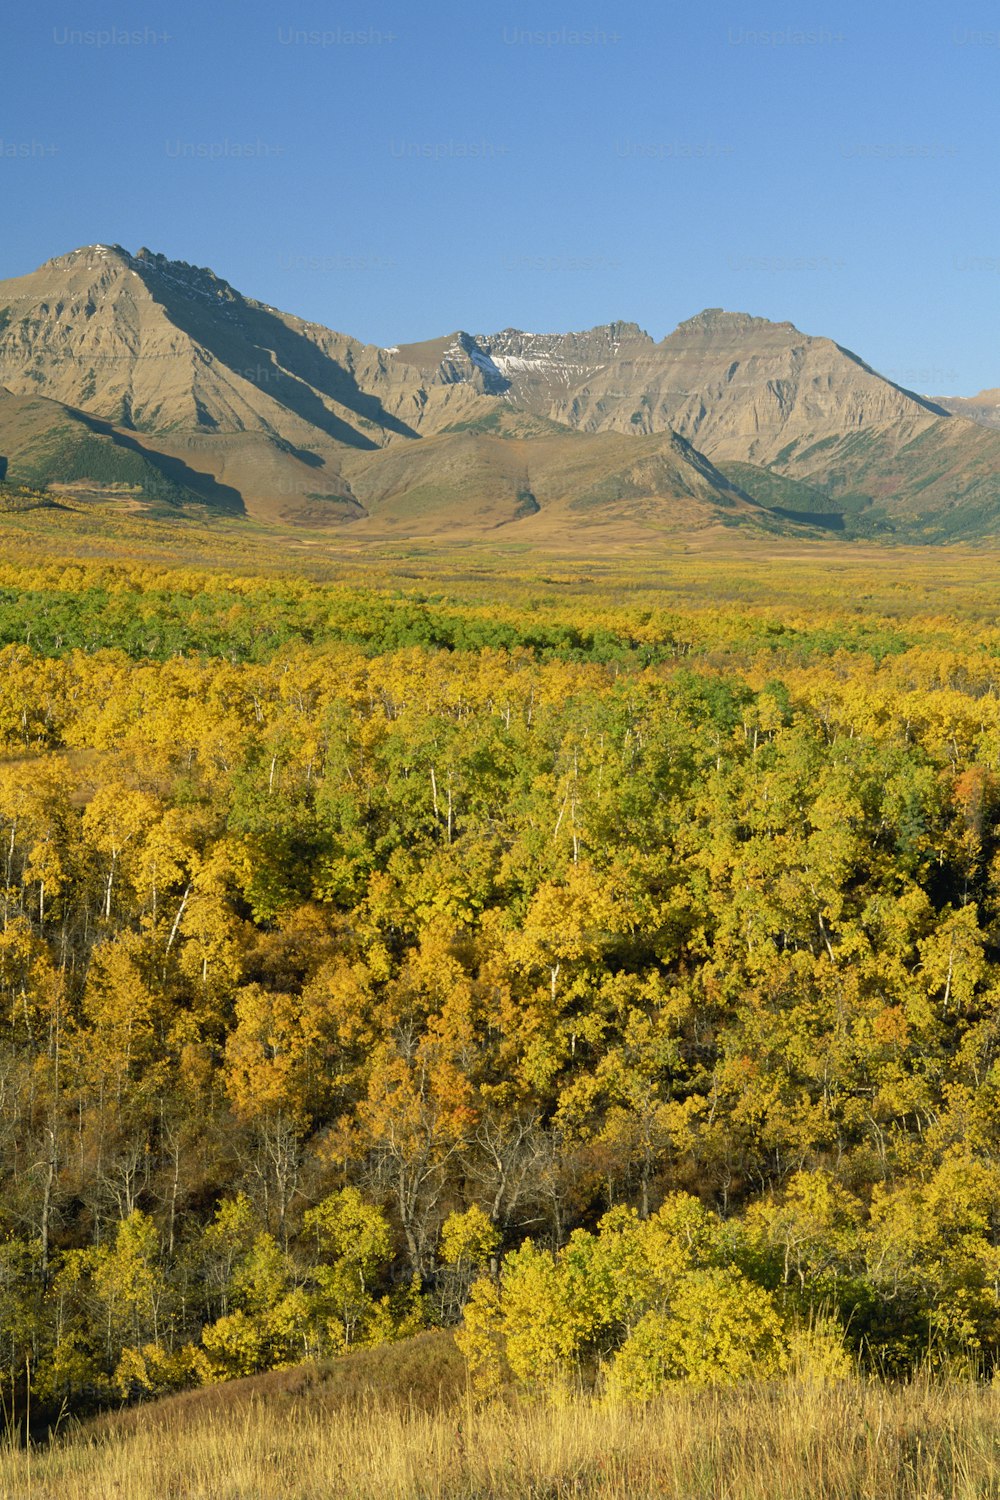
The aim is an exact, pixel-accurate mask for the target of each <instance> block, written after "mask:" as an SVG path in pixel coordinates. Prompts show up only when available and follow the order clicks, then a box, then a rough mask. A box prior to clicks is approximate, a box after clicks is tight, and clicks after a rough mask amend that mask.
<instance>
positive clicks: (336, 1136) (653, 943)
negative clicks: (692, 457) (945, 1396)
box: [0, 560, 1000, 1412]
mask: <svg viewBox="0 0 1000 1500" xmlns="http://www.w3.org/2000/svg"><path fill="white" fill-rule="evenodd" d="M879 566H880V567H882V568H888V567H889V566H890V563H889V562H883V563H881V564H880V565H879ZM894 566H895V565H894ZM898 566H902V564H899V565H898ZM941 566H942V567H946V566H948V567H951V566H953V565H952V564H951V563H947V564H944V563H942V564H941ZM873 567H874V565H873ZM376 572H377V570H376ZM376 572H373V573H372V575H371V576H369V577H366V578H363V579H356V580H354V581H351V580H345V579H344V578H339V579H334V580H328V579H323V578H320V577H306V576H304V575H299V576H295V575H293V574H288V575H287V576H279V575H275V576H267V577H265V576H253V575H252V574H251V573H248V572H236V571H231V572H228V573H227V572H225V571H220V570H218V569H200V570H198V569H193V568H187V567H173V568H167V567H161V566H154V565H140V564H126V563H124V562H114V561H99V560H95V561H89V562H83V563H80V562H73V563H62V562H58V561H52V562H49V563H45V564H43V565H34V566H30V565H28V564H18V563H15V562H10V563H8V564H6V565H4V566H3V567H0V756H2V763H0V901H2V923H0V929H2V930H0V1001H2V1012H0V1014H2V1032H0V1038H2V1039H0V1099H2V1109H0V1384H2V1387H3V1392H4V1404H5V1409H6V1410H7V1411H8V1412H12V1411H14V1412H16V1411H17V1410H19V1409H21V1408H23V1405H24V1403H25V1399H26V1391H25V1386H26V1383H27V1382H28V1381H30V1383H31V1387H32V1398H33V1401H34V1402H35V1403H36V1406H38V1407H41V1408H42V1409H48V1410H50V1411H56V1410H58V1409H59V1408H60V1407H61V1406H68V1407H70V1408H71V1409H77V1410H83V1409H87V1408H89V1407H93V1406H95V1405H97V1404H101V1403H104V1402H108V1401H112V1400H120V1399H122V1398H123V1397H132V1396H136V1395H142V1394H148V1393H151V1392H159V1391H165V1390H170V1389H176V1388H178V1387H181V1386H183V1385H186V1384H191V1383H196V1382H205V1381H213V1380H221V1379H226V1378H229V1377H231V1376H234V1375H241V1374H247V1373H252V1372H254V1371H258V1370H263V1369H268V1368H272V1367H275V1366H280V1365H283V1364H291V1363H295V1362H297V1361H300V1360H303V1359H306V1358H320V1357H324V1356H327V1355H329V1354H332V1353H336V1352H339V1351H341V1350H344V1349H346V1348H350V1347H352V1346H355V1345H358V1344H364V1343H375V1342H379V1341H382V1340H386V1339H391V1338H397V1337H400V1336H402V1335H404V1334H406V1333H408V1332H411V1331H414V1330H416V1329H418V1328H420V1327H423V1326H427V1325H440V1324H459V1323H461V1325H462V1332H461V1334H460V1338H461V1340H462V1343H463V1348H464V1350H465V1352H466V1355H467V1358H468V1360H469V1363H470V1368H471V1369H472V1371H473V1374H474V1376H475V1379H476V1380H477V1382H478V1383H479V1385H480V1387H481V1388H482V1389H484V1390H489V1389H490V1388H492V1387H493V1386H495V1385H496V1383H497V1382H499V1381H501V1380H505V1379H509V1378H513V1379H516V1380H518V1381H520V1382H522V1383H526V1384H529V1385H532V1384H534V1385H539V1384H540V1385H551V1384H552V1382H558V1381H560V1380H564V1379H567V1378H569V1377H570V1376H571V1375H573V1376H574V1378H578V1377H579V1376H580V1375H581V1373H582V1374H584V1375H585V1376H586V1377H587V1378H591V1377H594V1378H596V1377H597V1376H599V1377H600V1378H601V1380H603V1381H604V1382H605V1384H606V1386H607V1388H608V1389H610V1390H613V1391H616V1392H618V1393H619V1394H620V1395H622V1396H623V1397H625V1398H628V1399H637V1400H641V1399H645V1398H646V1397H648V1396H649V1395H652V1394H655V1392H656V1391H657V1390H659V1389H660V1388H661V1387H662V1386H663V1385H664V1383H666V1382H669V1381H674V1380H683V1381H686V1382H695V1383H705V1382H713V1381H720V1380H721V1381H728V1380H739V1379H742V1378H744V1377H745V1376H746V1375H747V1374H751V1373H753V1374H763V1375H769V1376H778V1375H782V1374H784V1373H786V1372H789V1371H794V1370H796V1369H801V1368H804V1367H807V1368H810V1369H815V1370H819V1371H825V1372H827V1373H836V1372H838V1371H840V1370H842V1369H844V1368H847V1367H848V1366H851V1365H853V1363H854V1362H856V1361H858V1360H860V1361H861V1362H862V1363H863V1364H867V1365H869V1366H870V1367H872V1368H875V1369H878V1370H880V1371H884V1372H889V1373H894V1372H898V1373H903V1372H906V1371H908V1370H910V1369H912V1368H914V1367H915V1366H916V1365H918V1364H921V1363H924V1362H927V1361H928V1360H929V1361H930V1362H931V1363H933V1364H936V1365H937V1366H938V1367H945V1368H947V1367H951V1365H952V1364H954V1363H955V1362H956V1361H959V1360H967V1359H969V1358H970V1357H971V1358H972V1359H973V1360H974V1361H976V1362H978V1365H979V1367H980V1368H985V1369H987V1370H992V1369H993V1367H994V1366H995V1365H996V1363H997V1361H998V1359H1000V1158H998V1144H1000V1066H998V1061H997V1041H998V1036H1000V929H998V917H1000V833H998V814H1000V696H998V685H1000V629H998V628H997V626H996V624H995V623H994V620H993V618H992V614H991V612H990V608H991V607H990V606H989V605H988V601H986V600H985V599H984V594H983V588H982V584H981V582H980V581H979V580H978V578H977V577H976V574H975V572H974V564H971V563H970V564H969V577H968V580H967V586H965V587H964V591H963V586H962V585H961V583H960V584H959V585H958V586H957V587H953V588H952V591H951V594H950V601H951V602H950V604H949V610H950V612H948V613H946V612H944V611H943V610H942V609H941V607H940V605H933V604H931V603H929V602H928V603H924V602H922V600H924V599H925V597H927V596H926V594H925V592H922V590H923V589H924V585H925V584H926V578H925V577H923V576H922V575H921V576H919V577H918V576H916V575H915V576H914V580H913V583H912V586H910V587H908V586H907V584H906V581H905V579H904V580H903V581H902V583H900V584H898V587H899V593H898V594H896V593H895V592H894V590H895V589H896V587H897V584H896V583H894V584H892V585H891V586H890V585H888V584H887V583H886V581H885V579H884V577H883V578H880V579H878V580H876V582H875V583H874V584H873V589H874V590H875V591H877V592H878V593H879V599H880V601H881V603H879V604H876V603H875V602H874V601H873V602H870V603H865V602H864V601H861V602H860V603H859V602H858V600H857V599H855V598H851V597H847V596H845V594H844V591H843V589H842V588H840V587H838V586H836V585H831V583H830V581H829V579H828V578H824V576H823V575H822V574H821V573H820V572H819V570H818V569H817V570H815V571H814V573H813V574H811V575H805V574H803V575H800V577H799V578H798V580H797V583H796V590H797V596H796V599H795V601H794V602H792V601H790V600H789V599H787V598H786V599H778V600H777V601H775V600H774V599H771V600H768V599H766V598H762V597H759V596H755V595H754V594H753V593H752V592H751V593H750V594H749V595H748V596H746V597H743V598H741V597H738V591H737V590H734V589H732V588H730V590H729V592H728V594H726V593H724V592H722V591H717V590H716V588H715V584H716V583H717V582H718V580H719V578H720V577H721V574H720V573H719V571H718V570H715V569H713V567H712V566H710V565H708V564H706V567H705V570H704V573H703V579H704V581H705V584H704V587H703V589H702V592H701V595H700V596H697V597H696V594H697V591H696V590H694V591H693V590H692V586H691V585H690V582H688V583H687V584H685V587H684V588H683V589H682V588H679V587H678V585H677V579H676V577H674V576H672V575H670V574H669V571H668V570H666V569H665V571H664V576H663V577H662V578H661V579H659V580H657V579H656V578H652V579H650V578H649V577H646V578H645V579H644V581H643V585H642V587H641V588H633V587H630V583H629V579H628V577H627V576H626V574H625V573H622V575H621V576H620V577H619V578H618V581H617V584H616V586H615V587H614V588H610V587H604V586H600V587H599V586H593V587H592V586H591V585H590V584H589V583H588V581H587V580H585V579H584V580H581V579H580V578H579V576H578V575H571V576H570V580H569V584H568V586H567V585H566V584H565V583H564V582H563V581H561V580H560V578H559V577H558V575H553V576H551V577H544V578H542V577H539V578H534V579H533V578H532V577H531V576H530V573H527V572H526V573H524V574H523V575H522V576H521V577H520V578H519V579H517V580H515V582H514V584H512V586H511V587H510V588H508V589H504V590H503V591H501V589H500V587H499V585H498V584H497V582H496V578H494V579H493V580H492V581H491V580H490V579H489V578H488V577H487V576H485V575H484V576H482V577H479V576H477V577H476V578H474V579H473V580H472V581H471V582H469V583H468V585H467V586H464V587H463V586H459V585H453V586H452V587H450V588H449V587H448V586H446V585H445V584H443V583H442V582H441V580H440V577H437V576H434V577H428V578H425V579H423V580H421V581H418V582H410V583H408V584H407V585H406V586H405V587H400V586H399V584H398V582H395V583H394V582H392V581H391V580H390V579H389V578H388V577H384V578H382V579H381V580H380V579H379V578H378V577H377V576H376ZM491 590H492V592H491ZM893 598H895V599H897V600H898V607H893V608H890V607H888V605H887V604H886V602H885V601H886V600H890V599H893Z"/></svg>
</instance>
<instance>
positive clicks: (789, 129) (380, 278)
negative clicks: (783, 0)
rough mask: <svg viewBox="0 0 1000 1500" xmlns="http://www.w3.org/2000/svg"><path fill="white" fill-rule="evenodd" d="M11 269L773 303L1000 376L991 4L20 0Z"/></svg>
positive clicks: (870, 355)
mask: <svg viewBox="0 0 1000 1500" xmlns="http://www.w3.org/2000/svg"><path fill="white" fill-rule="evenodd" d="M0 59H2V80H3V81H2V86H0V202H2V205H3V223H4V232H3V237H2V253H0V276H10V275H19V274H21V273H23V272H25V271H27V270H30V269H32V268H33V267H34V266H35V265H37V264H38V263H40V262H41V261H42V260H45V259H47V258H48V257H49V256H51V255H55V254H58V253H61V252H63V251H66V250H69V249H72V248H74V247H76V246H77V245H82V244H89V243H93V242H95V241H105V242H111V241H117V242H119V243H121V244H123V245H125V246H126V247H127V248H128V249H131V250H136V249H138V247H139V246H140V245H147V246H148V247H150V248H151V249H154V250H160V251H163V252H164V253H165V254H167V255H170V256H173V257H176V258H179V259H183V260H188V261H191V262H193V263H195V264H198V265H208V266H211V267H212V268H213V269H214V270H215V271H217V272H218V273H219V274H220V275H223V276H225V277H226V278H227V279H228V280H229V281H231V282H232V283H233V284H234V285H235V286H237V287H238V288H239V289H240V290H241V291H244V292H246V293H248V294H250V295H253V296H256V297H259V298H261V299H262V300H264V301H267V302H271V303H273V304H275V305H277V306H279V307H282V308H285V309H287V310H290V311H293V312H297V313H300V314H302V315H303V316H306V317H310V318H313V319H315V320H316V321H318V322H322V323H326V324H328V325H330V326H331V327H334V328H337V329H341V330H343V331H345V332H349V333H352V334H354V335H356V336H357V337H359V338H362V339H365V340H368V341H371V342H373V343H380V344H391V343H396V342H404V341H409V340H414V339H420V338H427V337H431V336H433V335H435V334H439V333H445V332H450V331H451V330H453V329H455V328H460V327H461V328H466V329H468V330H470V331H472V332H486V331H492V330H494V329H498V328H502V327H506V326H508V325H514V326H517V327H521V328H526V329H528V330H530V331H535V332H537V331H548V330H555V329H559V330H563V329H576V328H586V327H590V326H592V325H594V324H597V323H603V322H608V321H611V320H612V319H615V318H624V319H630V320H635V321H636V322H638V323H640V324H642V326H643V327H645V328H646V329H648V331H649V332H650V333H652V334H653V335H654V337H656V338H660V337H662V336H663V335H664V334H666V333H668V332H669V331H670V330H671V329H672V328H673V327H674V326H675V325H676V324H677V323H678V322H679V321H681V320H682V319H684V318H686V317H689V316H691V315H692V314H693V313H695V312H697V311H698V310H700V309H701V308H702V307H705V306H723V307H728V308H738V309H741V310H744V311H748V312H752V313H756V314H759V315H762V316H765V317H770V318H775V319H784V318H788V319H790V320H791V321H792V322H794V323H796V324H797V325H798V326H799V327H800V328H803V329H805V330H807V331H809V332H812V333H825V334H829V335H830V336H832V337H834V338H836V339H837V340H838V341H839V342H840V343H842V344H845V345H847V346H849V347H851V348H853V349H854V350H856V351H857V352H858V353H860V354H861V355H863V356H864V358H866V359H867V360H869V361H870V362H871V363H872V364H874V365H875V366H876V367H877V368H879V369H881V370H883V371H885V372H886V373H887V374H890V375H891V376H892V377H893V378H894V379H896V380H898V381H899V382H900V383H901V384H904V385H908V386H912V387H914V388H915V389H918V390H923V391H927V392H930V393H935V394H969V393H972V392H973V391H976V390H979V389H980V388H982V387H984V386H997V385H1000V338H998V315H997V309H998V305H1000V195H998V193H997V189H996V182H997V162H996V156H997V142H998V137H1000V131H998V128H997V127H998V123H1000V8H998V7H997V6H996V5H995V4H994V5H992V6H989V5H985V4H978V3H970V4H965V3H962V0H959V3H958V5H957V7H956V8H955V9H954V10H953V11H952V10H948V9H946V8H945V7H941V6H937V5H934V6H932V5H930V4H927V3H922V0H921V3H916V4H906V5H904V4H892V3H889V0H874V3H873V0H868V3H866V4H860V3H857V0H848V3H841V4H839V5H837V6H815V5H808V4H807V5H805V6H794V7H793V6H790V5H787V4H784V5H777V6H776V5H774V4H773V3H769V0H745V3H744V4H712V3H709V4H706V5H680V4H678V3H676V0H660V3H647V4H636V3H630V0H624V3H622V4H619V5H617V6H615V7H614V9H611V8H610V7H607V6H604V5H601V4H596V5H587V6H569V5H566V4H557V3H536V4H534V5H529V4H527V3H524V4H520V5H513V6H501V7H491V6H488V5H486V4H484V3H482V0H479V3H476V0H465V3H453V0H436V3H433V0H432V3H431V4H429V5H425V6H419V7H418V6H417V5H415V4H413V3H410V4H403V3H399V0H367V3H364V4H362V3H361V0H357V3H348V0H327V3H325V4H317V3H314V0H298V3H294V0H293V3H291V4H288V5H286V4H285V3H284V0H277V3H274V4H265V3H263V0H198V3H193V0H170V3H161V4H156V3H151V4H143V3H139V4H134V3H133V4H129V5H127V6H118V5H116V3H115V0H105V3H102V4H100V5H95V4H87V5H81V4H78V3H72V0H65V3H51V0H32V3H31V4H26V5H22V6H19V7H17V8H16V10H15V13H14V14H10V11H9V8H8V10H7V11H6V12H5V14H4V16H3V18H2V19H0Z"/></svg>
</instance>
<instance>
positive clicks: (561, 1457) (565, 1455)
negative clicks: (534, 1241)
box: [0, 1381, 1000, 1500]
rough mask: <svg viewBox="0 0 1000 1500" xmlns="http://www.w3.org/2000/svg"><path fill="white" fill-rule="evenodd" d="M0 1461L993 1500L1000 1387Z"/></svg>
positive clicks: (745, 1393)
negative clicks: (994, 1388) (985, 1499)
mask: <svg viewBox="0 0 1000 1500" xmlns="http://www.w3.org/2000/svg"><path fill="white" fill-rule="evenodd" d="M174 1412H175V1420H161V1421H155V1422H148V1423H145V1424H142V1423H136V1422H132V1423H129V1424H128V1425H127V1426H126V1427H118V1428H116V1427H115V1426H114V1425H112V1426H111V1427H108V1426H105V1427H104V1428H102V1429H100V1430H98V1431H97V1432H96V1434H95V1433H91V1434H90V1435H88V1434H87V1433H82V1434H78V1435H76V1436H75V1437H70V1438H68V1439H64V1440H62V1441H61V1442H59V1443H58V1444H56V1445H55V1446H53V1447H51V1448H50V1449H48V1450H46V1451H39V1450H36V1451H35V1452H33V1453H31V1454H25V1453H14V1454H11V1453H6V1454H3V1455H2V1456H0V1495H3V1496H4V1497H5V1500H6V1497H11V1500H14V1497H16V1500H50V1497H51V1500H182V1497H183V1500H188V1497H190V1500H362V1497H364V1500H368V1497H371V1500H404V1497H406V1500H418V1497H419V1500H459V1497H461V1500H529V1497H530V1500H563V1497H565V1500H570V1497H576V1500H585V1497H586V1500H590V1497H598V1496H600V1497H607V1500H645V1497H647V1496H660V1497H669V1500H904V1497H905V1500H946V1497H947V1500H972V1497H976V1500H984V1497H997V1496H1000V1392H995V1391H994V1390H993V1389H992V1388H989V1387H983V1386H977V1385H975V1384H973V1383H962V1382H954V1383H951V1384H946V1385H934V1384H930V1383H916V1384H914V1385H911V1386H907V1387H887V1386H883V1385H878V1384H867V1383H863V1382H861V1381H857V1382H849V1383H847V1384H845V1385H842V1386H839V1387H835V1388H829V1389H822V1388H819V1387H812V1388H809V1387H795V1386H782V1387H775V1388H769V1387H759V1388H750V1389H745V1390H738V1391H732V1392H722V1393H719V1392H700V1393H699V1392H690V1393H684V1394H677V1395H672V1396H671V1397H669V1398H667V1399H664V1400H663V1401H661V1402H658V1403H656V1404H654V1405H652V1406H650V1407H648V1408H646V1409H642V1410H636V1409H622V1408H618V1409H614V1408H608V1407H602V1406H600V1405H598V1404H595V1403H590V1402H586V1401H583V1400H578V1401H574V1402H571V1403H569V1404H567V1405H563V1406H558V1407H552V1406H550V1405H546V1404H543V1403H538V1404H534V1405H523V1404H522V1405H515V1406H497V1407H493V1408H490V1409H488V1410H486V1411H481V1412H476V1411H472V1410H470V1409H468V1408H467V1407H466V1406H465V1404H464V1403H463V1402H461V1401H460V1402H458V1403H457V1404H456V1405H453V1406H451V1407H449V1408H442V1409H439V1410H438V1411H437V1412H428V1411H425V1410H421V1409H419V1408H418V1407H412V1408H409V1409H407V1408H405V1407H402V1406H396V1407H395V1408H394V1409H393V1408H391V1407H386V1406H385V1405H384V1404H377V1403H375V1402H374V1401H373V1400H372V1399H369V1400H367V1401H365V1402H364V1403H363V1404H358V1405H354V1406H350V1407H344V1408H342V1409H340V1410H325V1411H324V1410H323V1409H321V1408H319V1407H317V1405H316V1404H315V1403H314V1402H312V1403H311V1402H310V1401H309V1400H308V1399H304V1400H303V1401H302V1402H301V1403H298V1404H296V1403H295V1402H294V1401H293V1402H292V1403H291V1404H288V1403H287V1402H284V1403H283V1402H279V1403H277V1404H275V1405H271V1404H269V1403H266V1402H264V1401H262V1400H261V1398H260V1394H259V1393H258V1394H257V1395H254V1396H253V1397H252V1399H250V1400H248V1401H246V1402H244V1403H242V1404H238V1405H235V1406H233V1407H232V1408H231V1409H229V1410H227V1409H225V1408H220V1407H215V1408H211V1409H208V1410H206V1411H203V1412H202V1413H201V1414H200V1415H197V1416H193V1415H192V1412H191V1411H190V1410H185V1409H184V1408H174Z"/></svg>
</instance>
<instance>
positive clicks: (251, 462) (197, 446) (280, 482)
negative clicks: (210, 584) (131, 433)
mask: <svg viewBox="0 0 1000 1500" xmlns="http://www.w3.org/2000/svg"><path fill="white" fill-rule="evenodd" d="M136 439H137V441H138V442H139V443H140V444H142V446H143V447H144V448H145V449H146V450H147V451H148V452H149V453H150V454H151V455H152V454H154V453H166V454H170V455H172V457H173V458H175V459H178V460H181V461H182V462H184V463H186V464H190V465H192V466H198V467H204V468H205V469H207V470H209V472H210V473H211V474H213V475H214V476H215V478H216V480H217V482H218V483H219V484H220V485H223V486H228V487H231V488H232V489H233V490H235V491H238V493H239V494H240V495H242V497H243V501H244V504H245V506H246V510H247V513H248V514H249V515H250V516H252V517H253V519H254V520H257V521H262V522H264V523H265V524H269V523H277V522H291V523H293V524H297V525H310V526H328V525H340V524H341V523H342V522H344V521H353V520H356V519H357V518H358V517H360V516H363V515H364V513H365V512H364V509H363V507H362V506H361V505H360V504H359V503H358V502H357V500H356V499H355V498H354V496H353V494H352V492H351V486H350V484H349V483H348V482H347V480H346V479H345V478H344V477H343V475H342V474H341V473H340V463H341V459H342V455H343V453H344V451H345V450H344V449H342V448H340V447H338V446H337V445H336V444H335V443H332V442H328V443H327V444H326V447H325V448H324V449H322V450H321V451H319V452H313V451H309V450H300V449H296V448H294V447H293V446H292V445H291V444H290V443H286V442H284V441H283V440H282V439H281V438H277V437H271V436H269V435H268V434H267V433H264V432H232V433H226V432H219V433H208V432H204V433H202V432H169V433H157V434H153V433H137V434H136ZM317 447H319V444H318V443H317Z"/></svg>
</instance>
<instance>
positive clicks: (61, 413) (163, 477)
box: [0, 391, 244, 515]
mask: <svg viewBox="0 0 1000 1500" xmlns="http://www.w3.org/2000/svg"><path fill="white" fill-rule="evenodd" d="M0 454H2V455H3V460H4V469H5V477H6V478H7V479H9V480H10V481H11V482H12V483H25V484H39V485H46V484H48V485H51V486H53V487H55V488H58V487H59V486H60V485H65V486H69V485H73V486H75V487H78V488H79V487H84V488H86V487H88V486H89V487H90V488H92V489H93V490H94V491H96V492H101V491H115V490H120V491H122V492H130V493H134V494H137V495H141V496H142V497H143V498H145V499H152V500H156V501H160V502H166V503H168V504H171V505H183V504H189V503H192V502H195V503H198V504H203V505H209V506H211V507H212V508H213V509H216V510H221V511H225V512H228V513H229V514H232V515H242V514H243V513H244V506H243V500H242V497H241V495H240V492H239V490H237V489H234V488H232V487H231V486H228V485H225V484H220V483H219V482H218V481H217V480H216V479H215V477H214V476H213V474H212V473H211V472H206V471H205V470H200V469H197V468H195V467H193V466H192V465H190V464H188V463H186V462H184V461H182V460H180V459H178V458H176V457H171V456H169V455H167V454H164V453H162V452H159V451H157V450H150V449H147V448H145V447H143V446H142V445H141V444H140V443H138V442H137V441H136V439H135V437H134V436H133V435H132V434H131V433H123V432H120V431H118V430H117V429H116V428H114V427H113V426H112V425H111V424H110V423H108V422H104V421H102V420H101V419H99V418H97V417H93V416H91V415H89V414H88V413H86V412H80V411H75V410H74V409H73V408H72V407H67V406H63V405H62V404H61V403H60V402H58V401H49V400H47V399H46V398H45V397H42V396H15V395H12V394H11V393H10V392H8V391H0Z"/></svg>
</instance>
